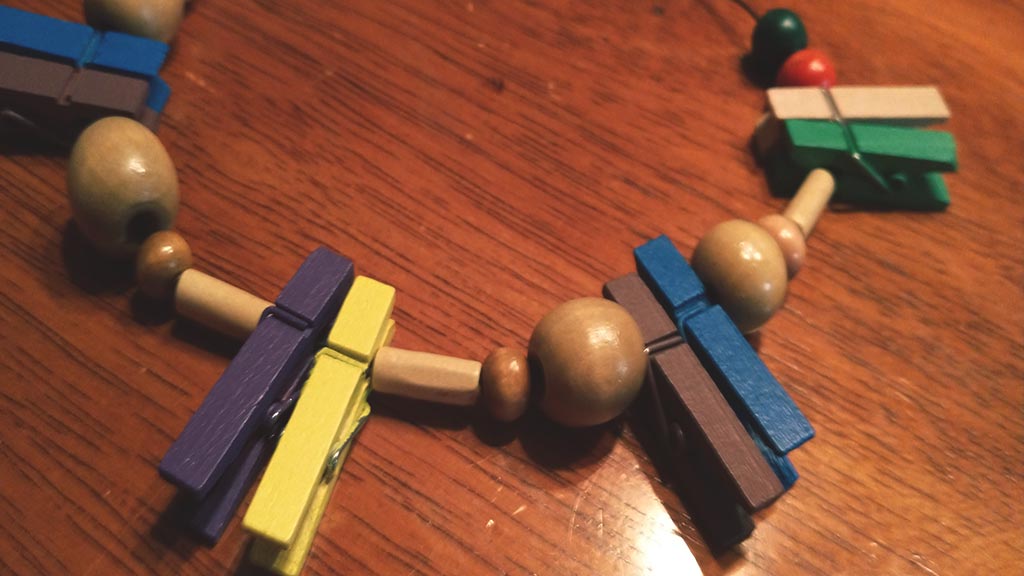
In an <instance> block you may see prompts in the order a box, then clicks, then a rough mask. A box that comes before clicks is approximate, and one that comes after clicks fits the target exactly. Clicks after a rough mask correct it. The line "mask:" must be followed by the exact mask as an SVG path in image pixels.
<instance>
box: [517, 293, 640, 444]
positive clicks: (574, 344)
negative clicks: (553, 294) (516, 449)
mask: <svg viewBox="0 0 1024 576" xmlns="http://www.w3.org/2000/svg"><path fill="white" fill-rule="evenodd" d="M529 358H530V363H531V367H532V368H534V373H533V375H534V376H536V377H537V378H539V380H535V381H533V382H532V385H533V386H537V387H539V388H540V390H541V393H540V408H541V410H542V411H543V412H544V414H545V415H546V416H547V417H548V418H550V419H551V420H553V421H555V422H558V423H559V424H563V425H565V426H595V425H597V424H602V423H604V422H607V421H609V420H611V419H613V418H615V417H616V416H618V415H619V414H621V413H622V412H623V411H624V410H625V409H626V408H627V407H629V405H630V403H631V402H632V401H633V398H635V397H636V394H637V392H639V391H640V386H641V384H642V383H643V379H644V374H645V373H646V370H647V355H646V354H645V353H644V340H643V337H642V336H641V335H640V328H639V327H638V326H637V325H636V321H635V320H633V317H632V316H630V315H629V312H627V311H626V309H625V308H623V307H622V306H620V305H618V304H616V303H614V302H611V301H609V300H603V299H601V298H580V299H578V300H571V301H569V302H566V303H564V304H561V305H560V306H558V307H556V308H555V309H554V310H552V311H551V312H549V313H548V314H547V315H546V316H544V318H542V319H541V321H540V322H539V323H538V324H537V327H536V328H534V330H533V335H532V336H531V337H530V346H529ZM534 362H536V363H537V364H536V365H532V364H533V363H534Z"/></svg>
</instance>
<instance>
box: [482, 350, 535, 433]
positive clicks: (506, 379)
mask: <svg viewBox="0 0 1024 576" xmlns="http://www.w3.org/2000/svg"><path fill="white" fill-rule="evenodd" d="M529 400H530V368H529V366H528V365H527V361H526V353H525V352H523V351H521V350H518V349H515V348H498V349H497V350H495V351H494V352H491V353H490V354H489V355H488V356H487V358H486V359H485V360H484V364H483V368H481V370H480V401H481V402H483V405H484V408H486V409H487V412H488V413H489V414H490V415H491V417H493V418H494V419H495V420H498V421H500V422H514V421H516V420H518V419H519V417H520V416H522V415H523V413H524V412H526V406H527V404H528V403H529Z"/></svg>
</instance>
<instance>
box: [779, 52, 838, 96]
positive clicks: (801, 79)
mask: <svg viewBox="0 0 1024 576" xmlns="http://www.w3.org/2000/svg"><path fill="white" fill-rule="evenodd" d="M835 83H836V67H835V65H833V64H832V61H831V60H829V58H828V56H826V55H825V53H824V52H822V51H821V50H814V49H813V48H807V49H804V50H800V51H799V52H794V53H793V55H792V56H790V57H789V58H787V59H786V62H785V63H784V64H783V65H782V68H780V69H779V75H778V76H776V77H775V85H776V86H824V87H826V88H827V87H829V86H833V85H834V84H835Z"/></svg>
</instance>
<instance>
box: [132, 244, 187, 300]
mask: <svg viewBox="0 0 1024 576" xmlns="http://www.w3.org/2000/svg"><path fill="white" fill-rule="evenodd" d="M191 267H192V249H191V248H190V247H189V245H188V242H186V241H185V239H184V238H182V237H181V234H178V233H177V232H175V231H173V230H161V231H160V232H157V233H156V234H153V235H152V236H150V237H149V238H147V239H146V241H145V242H143V243H142V246H141V247H140V248H139V254H138V256H136V257H135V277H136V278H137V279H138V282H139V289H140V290H142V292H143V293H144V294H146V295H147V296H150V297H151V298H156V299H160V300H163V299H166V298H169V297H170V296H171V295H172V294H173V293H174V285H175V283H176V282H177V281H178V276H180V275H181V273H182V272H184V271H185V270H188V269H189V268H191Z"/></svg>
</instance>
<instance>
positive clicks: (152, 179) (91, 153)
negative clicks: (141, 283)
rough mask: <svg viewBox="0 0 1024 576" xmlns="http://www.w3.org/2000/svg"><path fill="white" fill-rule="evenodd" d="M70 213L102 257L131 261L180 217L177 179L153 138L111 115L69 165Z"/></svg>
mask: <svg viewBox="0 0 1024 576" xmlns="http://www.w3.org/2000/svg"><path fill="white" fill-rule="evenodd" d="M68 194H69V196H70V199H71V213H72V215H73V216H74V218H75V222H76V223H77V224H78V227H79V229H81V231H82V233H83V234H84V235H85V237H86V238H88V239H89V240H90V241H92V243H93V244H94V245H95V246H96V248H97V249H99V250H100V251H101V252H103V253H105V254H107V255H109V256H114V257H124V256H130V255H132V254H134V253H135V251H136V250H137V249H138V247H139V245H140V244H141V243H142V241H143V240H145V239H146V238H147V237H148V236H149V235H150V234H152V233H153V232H156V231H157V230H164V229H167V228H170V227H171V226H172V225H173V224H174V218H175V217H176V216H177V214H178V175H177V173H176V172H175V170H174V164H173V163H172V162H171V157H170V156H168V155H167V151H166V150H165V149H164V147H163V145H162V144H160V140H159V139H158V138H157V137H156V135H155V134H153V133H152V132H150V130H149V129H148V128H146V127H145V126H143V125H142V124H139V123H138V122H136V121H134V120H131V119H129V118H121V117H116V116H111V117H108V118H104V119H102V120H99V121H97V122H95V123H93V124H92V125H91V126H89V127H88V128H86V129H85V131H84V132H82V135H81V136H79V137H78V140H77V141H76V142H75V145H74V147H73V148H72V149H71V158H70V160H69V162H68Z"/></svg>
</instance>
